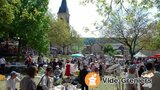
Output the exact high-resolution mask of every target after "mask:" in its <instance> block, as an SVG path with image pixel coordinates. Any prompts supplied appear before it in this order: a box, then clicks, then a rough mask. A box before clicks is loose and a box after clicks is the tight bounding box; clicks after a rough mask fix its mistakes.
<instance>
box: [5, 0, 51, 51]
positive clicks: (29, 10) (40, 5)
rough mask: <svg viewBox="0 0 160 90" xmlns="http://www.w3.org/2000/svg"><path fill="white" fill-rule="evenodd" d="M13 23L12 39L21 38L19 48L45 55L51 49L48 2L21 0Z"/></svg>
mask: <svg viewBox="0 0 160 90" xmlns="http://www.w3.org/2000/svg"><path fill="white" fill-rule="evenodd" d="M17 8H18V11H17V12H16V13H15V19H14V20H13V22H12V25H11V27H12V28H11V30H10V31H9V32H8V34H9V35H10V37H17V38H18V37H19V44H20V45H19V47H22V46H23V47H31V48H33V49H35V50H37V51H39V52H42V53H45V52H47V50H48V47H49V40H48V34H47V33H48V30H49V22H50V19H49V17H48V15H47V10H48V0H43V1H39V0H34V1H33V0H21V4H20V5H19V6H17Z"/></svg>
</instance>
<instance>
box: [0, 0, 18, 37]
mask: <svg viewBox="0 0 160 90" xmlns="http://www.w3.org/2000/svg"><path fill="white" fill-rule="evenodd" d="M18 5H20V1H19V0H0V36H5V32H8V30H9V29H10V28H11V27H10V24H11V23H12V22H13V20H14V19H15V13H16V12H17V10H18V8H17V6H18Z"/></svg>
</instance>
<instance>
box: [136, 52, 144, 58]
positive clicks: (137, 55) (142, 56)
mask: <svg viewBox="0 0 160 90" xmlns="http://www.w3.org/2000/svg"><path fill="white" fill-rule="evenodd" d="M134 57H135V58H139V57H141V58H144V57H147V56H146V55H144V54H143V53H141V52H138V53H137V54H135V55H134Z"/></svg>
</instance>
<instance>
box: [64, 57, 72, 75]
mask: <svg viewBox="0 0 160 90" xmlns="http://www.w3.org/2000/svg"><path fill="white" fill-rule="evenodd" d="M65 76H67V77H70V76H71V64H70V60H67V63H66V65H65Z"/></svg>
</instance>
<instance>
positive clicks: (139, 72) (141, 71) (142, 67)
mask: <svg viewBox="0 0 160 90" xmlns="http://www.w3.org/2000/svg"><path fill="white" fill-rule="evenodd" d="M144 71H145V70H144V66H140V68H139V70H138V76H139V77H141V75H142V73H143V72H144Z"/></svg>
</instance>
